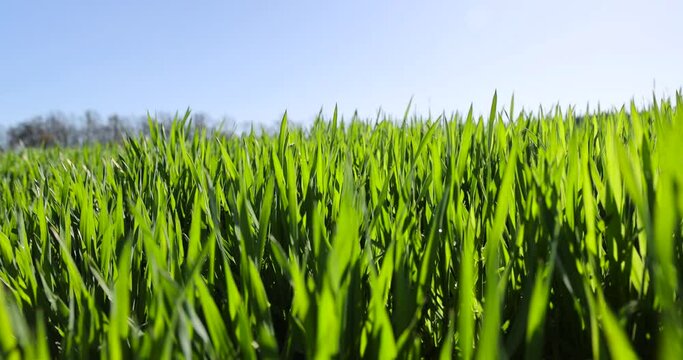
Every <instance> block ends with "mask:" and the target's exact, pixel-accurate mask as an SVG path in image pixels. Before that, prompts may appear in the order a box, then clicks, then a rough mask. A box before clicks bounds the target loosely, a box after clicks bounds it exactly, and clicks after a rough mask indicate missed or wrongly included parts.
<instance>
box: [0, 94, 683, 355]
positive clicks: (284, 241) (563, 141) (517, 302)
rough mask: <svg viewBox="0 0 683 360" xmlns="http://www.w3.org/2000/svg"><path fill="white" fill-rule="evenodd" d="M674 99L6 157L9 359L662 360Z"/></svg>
mask: <svg viewBox="0 0 683 360" xmlns="http://www.w3.org/2000/svg"><path fill="white" fill-rule="evenodd" d="M682 105H683V98H682V97H681V95H680V94H678V95H677V96H676V98H675V100H674V101H673V103H672V101H670V100H665V101H661V102H659V103H658V102H654V103H653V105H651V106H649V107H647V108H642V109H638V108H637V107H636V106H634V105H633V104H631V106H630V107H628V108H623V109H621V110H620V111H615V112H611V113H596V114H586V115H585V116H583V117H582V118H581V119H576V118H575V117H574V115H573V110H572V109H568V111H566V112H563V111H561V110H560V109H559V108H558V109H555V110H554V112H551V113H547V114H540V113H539V114H531V113H525V112H522V113H513V107H514V101H513V102H512V104H511V106H510V112H509V113H508V112H500V111H499V110H498V108H497V97H495V96H494V98H493V105H492V107H491V113H490V115H489V118H488V119H487V120H484V119H483V118H481V117H480V118H478V119H477V118H475V117H474V115H473V114H472V111H471V110H470V112H469V114H468V115H467V116H466V117H465V118H461V117H460V116H459V115H454V116H452V117H450V118H444V117H439V118H438V119H421V118H416V117H410V116H409V108H408V109H407V110H406V114H405V116H404V118H403V119H402V122H401V123H400V124H397V123H395V122H392V121H390V120H388V119H386V120H381V121H379V120H378V121H375V122H373V123H370V122H364V121H361V120H359V119H356V118H354V119H352V120H351V121H350V122H346V123H345V121H344V119H342V118H341V117H338V115H337V112H336V111H335V114H334V117H333V118H332V119H330V121H326V120H325V119H323V118H319V119H317V120H316V121H315V123H314V124H313V125H312V127H311V128H310V129H309V130H301V129H299V130H295V129H292V128H290V127H289V126H288V125H287V119H286V116H285V117H284V118H283V121H282V125H281V128H280V132H279V133H278V134H277V135H275V136H270V135H266V134H260V135H259V134H255V133H250V134H245V135H242V136H240V137H230V138H227V137H224V136H221V135H220V134H213V133H206V132H203V133H199V132H196V131H194V132H190V131H189V130H188V129H190V127H189V114H186V115H185V117H184V118H182V119H177V121H176V122H175V123H174V124H173V125H172V126H171V127H162V126H160V125H158V124H156V123H155V122H154V121H153V120H152V119H150V121H149V124H150V136H149V137H148V138H129V139H127V140H126V141H124V143H123V144H122V145H121V146H119V147H100V146H92V147H85V148H82V149H79V150H76V149H70V150H63V151H59V150H56V149H46V150H31V149H28V150H24V151H22V152H16V153H11V152H10V153H5V154H3V155H2V157H0V178H1V179H2V186H1V187H0V351H2V353H1V356H0V357H1V358H8V359H20V358H30V359H42V358H49V357H52V358H98V357H100V358H115V359H123V358H131V357H135V358H178V357H186V358H189V357H200V358H201V357H208V358H245V359H256V358H301V357H306V358H353V359H355V358H396V357H399V358H436V357H437V356H438V357H439V358H443V359H449V358H465V359H471V358H473V357H475V356H476V357H477V358H481V359H490V358H505V357H515V358H519V357H522V356H524V357H526V358H558V357H559V358H563V357H569V358H619V359H621V358H634V357H646V358H650V357H657V356H658V357H661V358H671V357H675V356H677V355H678V354H680V352H681V350H682V349H683V313H682V310H683V304H682V303H681V296H680V294H679V292H678V291H679V290H678V286H679V284H680V281H681V278H682V275H683V273H682V272H683V257H682V255H683V222H682V216H683V166H682V165H683V161H682V160H681V159H682V157H681V155H680V153H679V149H678V147H679V146H680V143H681V141H683V106H682ZM504 114H506V115H507V116H506V117H507V118H506V120H505V121H504V120H503V115H504Z"/></svg>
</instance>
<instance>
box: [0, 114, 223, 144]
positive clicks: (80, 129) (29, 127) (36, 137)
mask: <svg viewBox="0 0 683 360" xmlns="http://www.w3.org/2000/svg"><path fill="white" fill-rule="evenodd" d="M178 116H179V117H181V118H182V116H183V114H179V115H178ZM174 117H175V116H171V115H169V114H158V115H156V116H154V117H153V120H152V121H153V122H154V123H156V124H160V125H161V126H162V127H164V128H169V127H170V126H171V123H172V122H173V119H174ZM222 125H225V124H222ZM188 126H189V131H191V132H194V131H201V130H203V129H207V130H215V131H220V132H222V133H224V134H226V135H231V134H232V132H233V131H234V129H225V128H223V127H222V126H221V127H220V128H217V127H216V125H215V121H213V120H212V119H210V118H209V117H208V116H207V115H206V114H204V113H193V114H192V115H191V116H190V121H189V122H188ZM140 135H142V136H147V135H149V122H148V117H147V116H146V115H145V116H139V117H124V116H120V115H117V114H112V115H110V116H108V117H106V118H102V117H101V116H100V115H99V114H98V113H96V112H94V111H86V112H85V113H84V114H83V116H66V115H64V114H62V113H51V114H48V115H46V116H36V117H33V118H31V119H28V120H26V121H23V122H20V123H18V124H16V125H13V126H11V127H8V128H7V130H6V131H5V134H4V139H0V140H2V142H1V143H0V149H2V148H8V149H17V148H28V147H42V148H47V147H54V146H59V147H74V146H82V145H87V144H93V143H100V144H108V143H118V142H121V141H123V139H125V138H126V137H129V136H131V137H133V136H140Z"/></svg>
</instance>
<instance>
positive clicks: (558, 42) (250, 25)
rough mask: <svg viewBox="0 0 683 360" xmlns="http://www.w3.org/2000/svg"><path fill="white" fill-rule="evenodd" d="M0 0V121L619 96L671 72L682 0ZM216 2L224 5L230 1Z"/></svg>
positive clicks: (248, 116)
mask: <svg viewBox="0 0 683 360" xmlns="http://www.w3.org/2000/svg"><path fill="white" fill-rule="evenodd" d="M228 3H229V2H228V1H208V0H203V1H189V0H186V1H172V0H164V1H152V0H144V1H139V0H136V1H129V0H125V1H123V0H116V1H114V0H107V1H93V0H88V1H85V0H81V1H75V0H60V1H53V0H51V1H38V0H2V1H0V125H3V124H4V126H7V125H8V124H12V123H14V122H16V121H20V120H24V119H26V118H28V117H30V116H32V115H38V114H46V113H48V112H50V111H54V110H59V111H63V112H65V113H67V114H82V113H83V111H84V110H86V109H94V110H96V111H98V112H99V113H100V114H102V115H105V116H106V115H108V114H110V113H113V112H117V113H120V114H123V115H140V114H144V113H146V112H147V111H148V110H149V111H150V112H152V113H154V112H155V111H166V112H174V111H176V110H180V111H183V110H184V109H185V108H186V107H188V106H189V107H191V108H192V109H195V110H201V111H205V112H207V113H208V114H210V115H211V116H213V117H221V116H228V117H230V118H232V119H234V120H236V121H238V122H251V121H255V122H262V123H266V124H268V123H271V122H274V121H277V120H278V119H279V117H280V116H281V114H282V112H283V111H284V110H285V109H288V110H289V114H290V117H291V118H293V119H294V120H297V121H300V122H306V121H310V120H311V119H312V118H313V116H314V115H315V114H316V113H317V112H318V111H319V110H320V108H321V107H322V108H323V109H324V111H325V112H326V113H330V112H331V110H332V108H333V107H334V104H335V103H339V106H340V109H341V110H342V111H343V112H344V113H346V114H347V115H348V114H351V113H352V112H353V110H354V109H358V111H359V113H360V114H361V115H367V116H373V115H374V114H375V112H376V110H377V109H378V108H379V107H382V108H383V109H384V110H385V111H387V112H389V113H391V114H395V115H398V114H401V113H402V112H403V109H404V108H405V106H406V105H407V103H408V100H409V99H410V97H411V96H414V99H415V100H414V103H415V104H416V110H417V112H419V113H422V114H426V113H427V112H428V110H430V109H431V110H432V112H435V113H436V112H441V111H442V110H444V109H445V110H447V111H448V112H450V111H453V110H459V111H466V110H467V107H468V106H469V104H470V102H474V104H475V107H476V108H477V109H480V110H483V109H486V108H487V107H488V106H489V102H490V98H491V95H492V94H493V91H494V89H498V92H499V95H500V96H501V97H502V98H503V99H502V100H503V102H508V100H509V97H510V95H511V94H512V93H513V92H514V93H515V97H516V101H517V103H518V104H521V105H524V106H526V107H527V108H529V107H531V108H534V109H536V108H537V107H538V105H539V104H544V105H545V106H548V105H551V104H553V103H556V102H558V101H559V102H560V103H561V104H563V105H567V104H576V105H577V106H578V107H579V108H585V105H586V103H587V102H590V103H591V104H593V105H595V104H596V103H597V102H598V101H599V102H600V103H601V104H602V106H610V105H620V104H622V103H623V102H625V101H628V100H629V99H631V98H635V99H636V100H642V99H644V98H646V97H648V98H649V97H650V96H651V94H652V91H653V89H656V91H657V93H658V94H668V95H671V94H673V93H675V91H676V90H677V89H679V88H680V87H681V86H683V25H681V16H682V15H683V1H680V0H670V1H657V0H654V1H652V0H650V1H632V0H627V1H616V0H614V1H586V0H579V1H571V2H569V1H567V2H565V1H562V2H560V1H541V0H533V1H528V0H517V1H500V0H496V1H493V0H492V1H397V0H393V1H388V0H384V1H382V0H376V1H335V2H332V1H240V2H239V3H241V5H235V4H228ZM230 3H237V1H235V2H230Z"/></svg>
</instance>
